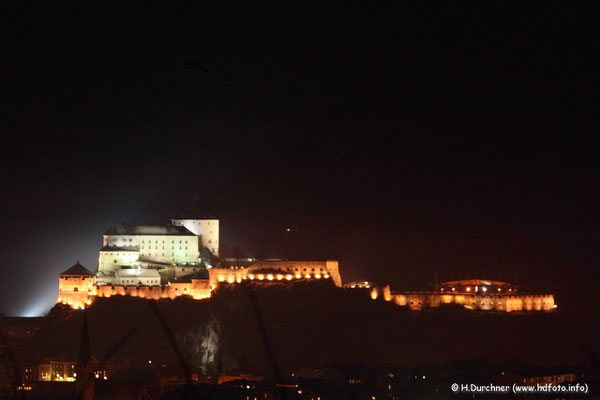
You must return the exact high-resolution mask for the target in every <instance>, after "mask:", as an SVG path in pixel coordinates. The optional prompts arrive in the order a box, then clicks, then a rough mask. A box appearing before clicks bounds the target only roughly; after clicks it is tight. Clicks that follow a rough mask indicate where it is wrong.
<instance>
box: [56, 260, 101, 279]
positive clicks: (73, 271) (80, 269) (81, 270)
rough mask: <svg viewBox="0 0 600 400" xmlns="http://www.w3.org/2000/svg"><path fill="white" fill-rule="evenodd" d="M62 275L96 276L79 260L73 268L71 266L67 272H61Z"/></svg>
mask: <svg viewBox="0 0 600 400" xmlns="http://www.w3.org/2000/svg"><path fill="white" fill-rule="evenodd" d="M60 275H88V276H94V274H92V273H91V272H90V270H89V269H87V268H86V267H84V266H83V265H81V264H79V261H77V262H76V263H75V265H73V266H72V267H71V268H69V269H68V270H66V271H65V272H63V273H61V274H60Z"/></svg>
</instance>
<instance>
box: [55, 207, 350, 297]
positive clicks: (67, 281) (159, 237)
mask: <svg viewBox="0 0 600 400" xmlns="http://www.w3.org/2000/svg"><path fill="white" fill-rule="evenodd" d="M218 256H219V220H218V219H214V218H208V219H207V218H194V217H191V216H176V217H173V218H172V219H171V223H170V224H169V225H124V224H121V225H117V226H115V227H112V228H110V229H109V230H108V231H107V232H106V233H105V234H104V235H103V239H102V248H101V249H100V251H99V257H98V270H97V272H96V274H94V273H92V272H91V271H89V270H88V269H87V268H85V267H84V266H83V265H81V264H80V263H79V262H77V263H76V264H75V265H73V266H72V267H71V268H69V269H68V270H66V271H64V272H63V273H61V274H60V275H59V292H58V299H57V303H62V304H68V305H69V306H71V307H72V308H84V307H85V306H86V305H89V304H91V303H92V302H93V301H94V299H95V298H96V297H111V296H115V295H124V296H136V297H142V298H151V299H161V298H170V299H173V298H176V297H178V296H190V297H192V298H194V299H205V298H209V297H211V295H212V292H213V291H214V290H215V289H216V288H217V287H218V286H219V285H224V284H235V283H241V282H244V281H254V282H256V283H257V284H265V285H267V284H277V283H283V282H289V283H294V282H298V281H307V280H326V279H331V280H332V282H333V283H334V284H335V285H336V286H338V287H341V286H342V279H341V276H340V272H339V264H338V262H337V261H332V260H327V261H288V260H255V259H252V258H244V259H231V258H222V259H219V258H218ZM213 264H214V265H213Z"/></svg>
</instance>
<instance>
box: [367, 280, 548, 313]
mask: <svg viewBox="0 0 600 400" xmlns="http://www.w3.org/2000/svg"><path fill="white" fill-rule="evenodd" d="M484 287H485V286H484ZM369 295H370V297H371V298H372V299H373V300H376V299H378V298H383V299H384V300H385V301H393V302H394V303H396V304H397V305H399V306H403V307H408V308H409V309H411V310H413V311H420V310H422V309H424V308H436V307H439V306H440V305H442V304H458V305H461V306H463V307H464V308H466V309H469V310H481V311H500V312H513V311H523V312H528V311H552V310H554V309H556V308H557V305H556V303H555V302H554V295H552V294H522V293H516V291H513V289H511V291H510V292H509V291H505V292H501V291H491V290H485V291H484V290H481V286H479V287H478V290H477V292H475V290H474V289H470V290H469V291H456V290H455V291H442V290H439V291H423V292H401V293H392V292H391V290H390V287H389V286H383V287H374V288H371V289H370V290H369Z"/></svg>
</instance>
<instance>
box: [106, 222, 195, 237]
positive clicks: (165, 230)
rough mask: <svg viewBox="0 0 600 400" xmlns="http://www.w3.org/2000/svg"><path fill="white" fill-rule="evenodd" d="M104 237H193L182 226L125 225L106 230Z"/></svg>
mask: <svg viewBox="0 0 600 400" xmlns="http://www.w3.org/2000/svg"><path fill="white" fill-rule="evenodd" d="M104 234H105V235H180V236H195V235H194V234H193V233H192V232H190V231H189V230H188V229H187V228H185V227H183V226H171V225H125V224H120V225H116V226H113V227H112V228H110V229H109V230H107V231H106V232H105V233H104Z"/></svg>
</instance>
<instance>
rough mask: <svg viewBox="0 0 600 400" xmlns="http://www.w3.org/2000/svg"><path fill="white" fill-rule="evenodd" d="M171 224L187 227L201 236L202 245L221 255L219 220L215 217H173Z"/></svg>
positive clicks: (216, 254)
mask: <svg viewBox="0 0 600 400" xmlns="http://www.w3.org/2000/svg"><path fill="white" fill-rule="evenodd" d="M171 225H173V226H182V227H185V228H186V229H187V230H189V231H190V232H193V233H194V235H197V236H199V237H200V244H201V246H204V247H206V248H207V249H208V250H210V252H211V253H213V254H214V255H215V256H216V257H219V220H218V219H215V218H208V219H194V218H185V217H181V218H179V217H173V218H172V219H171Z"/></svg>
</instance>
